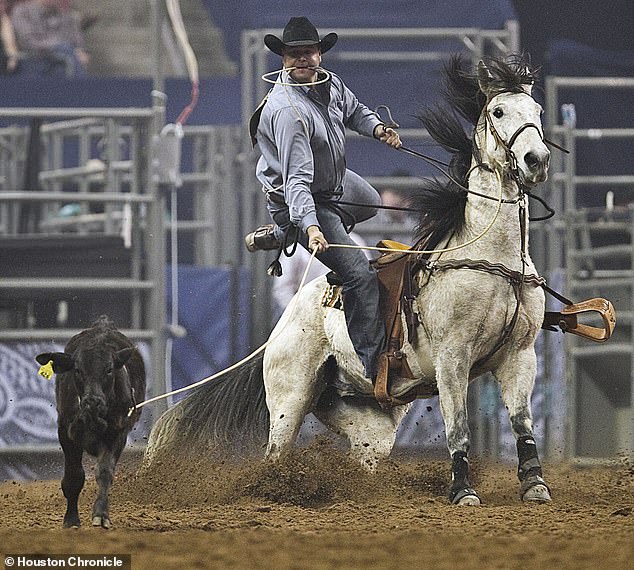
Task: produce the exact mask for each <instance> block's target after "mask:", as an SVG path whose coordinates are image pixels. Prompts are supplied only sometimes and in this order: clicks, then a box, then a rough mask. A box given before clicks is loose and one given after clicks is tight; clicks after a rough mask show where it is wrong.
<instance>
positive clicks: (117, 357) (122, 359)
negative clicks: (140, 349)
mask: <svg viewBox="0 0 634 570" xmlns="http://www.w3.org/2000/svg"><path fill="white" fill-rule="evenodd" d="M134 350H135V349H134V348H122V349H121V350H118V351H117V352H115V354H114V367H115V368H121V367H122V366H123V365H124V364H125V363H126V362H127V361H128V359H129V358H130V357H131V356H132V353H133V352H134Z"/></svg>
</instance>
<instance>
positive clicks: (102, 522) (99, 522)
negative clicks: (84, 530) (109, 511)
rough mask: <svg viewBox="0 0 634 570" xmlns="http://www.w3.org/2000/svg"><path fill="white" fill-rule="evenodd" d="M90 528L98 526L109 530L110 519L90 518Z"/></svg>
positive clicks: (101, 517)
mask: <svg viewBox="0 0 634 570" xmlns="http://www.w3.org/2000/svg"><path fill="white" fill-rule="evenodd" d="M92 526H100V527H101V528H105V529H109V528H110V526H111V523H110V519H109V518H108V517H107V516H106V515H103V516H94V517H92Z"/></svg>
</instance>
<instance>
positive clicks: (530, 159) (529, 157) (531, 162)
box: [524, 152, 540, 170]
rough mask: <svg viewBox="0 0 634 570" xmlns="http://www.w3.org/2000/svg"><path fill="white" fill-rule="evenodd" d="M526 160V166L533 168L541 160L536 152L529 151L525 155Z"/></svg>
mask: <svg viewBox="0 0 634 570" xmlns="http://www.w3.org/2000/svg"><path fill="white" fill-rule="evenodd" d="M524 162H525V163H526V166H528V167H529V168H530V169H531V170H533V169H534V168H536V167H537V166H538V165H539V163H540V160H539V157H538V156H537V155H536V154H534V153H532V152H527V153H526V154H525V155H524Z"/></svg>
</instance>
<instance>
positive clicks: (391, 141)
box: [373, 124, 402, 148]
mask: <svg viewBox="0 0 634 570" xmlns="http://www.w3.org/2000/svg"><path fill="white" fill-rule="evenodd" d="M373 134H374V138H375V139H379V140H380V141H381V142H384V143H385V144H388V145H390V146H391V147H392V148H400V147H401V145H402V143H401V137H399V135H398V133H397V132H396V131H395V130H394V129H393V128H392V127H386V126H385V125H383V124H380V125H377V126H376V127H375V129H374V133H373Z"/></svg>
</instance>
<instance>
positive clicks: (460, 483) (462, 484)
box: [449, 451, 479, 505]
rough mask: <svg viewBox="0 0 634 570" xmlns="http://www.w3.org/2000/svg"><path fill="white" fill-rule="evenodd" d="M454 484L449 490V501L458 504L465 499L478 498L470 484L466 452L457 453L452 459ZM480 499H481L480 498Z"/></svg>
mask: <svg viewBox="0 0 634 570" xmlns="http://www.w3.org/2000/svg"><path fill="white" fill-rule="evenodd" d="M451 474H452V484H451V489H450V490H449V500H450V501H451V503H452V504H454V505H456V504H458V503H459V502H460V501H461V500H462V499H463V498H464V497H467V496H471V497H478V494H477V493H476V492H475V490H474V489H472V488H471V484H470V483H469V460H468V459H467V454H466V453H465V452H464V451H456V452H455V453H454V454H453V456H452V458H451ZM478 499H479V497H478Z"/></svg>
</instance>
